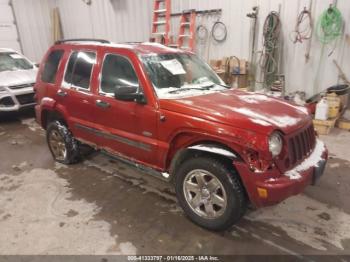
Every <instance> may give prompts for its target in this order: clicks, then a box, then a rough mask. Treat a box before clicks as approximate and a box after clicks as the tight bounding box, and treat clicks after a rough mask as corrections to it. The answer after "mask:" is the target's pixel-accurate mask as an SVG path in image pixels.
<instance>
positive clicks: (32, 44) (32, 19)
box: [12, 0, 54, 62]
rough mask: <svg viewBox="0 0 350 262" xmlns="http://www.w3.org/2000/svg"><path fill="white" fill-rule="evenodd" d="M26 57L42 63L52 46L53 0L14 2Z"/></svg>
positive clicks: (18, 0) (20, 0)
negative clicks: (44, 55)
mask: <svg viewBox="0 0 350 262" xmlns="http://www.w3.org/2000/svg"><path fill="white" fill-rule="evenodd" d="M12 3H13V7H14V10H15V14H16V18H17V25H18V30H19V34H20V39H21V43H22V49H23V53H24V55H26V56H27V57H28V58H29V59H31V60H33V61H35V62H40V60H41V58H42V56H43V54H44V53H45V52H46V50H47V49H48V47H49V46H50V45H51V44H52V35H51V21H50V10H51V8H52V7H53V4H54V1H53V0H12Z"/></svg>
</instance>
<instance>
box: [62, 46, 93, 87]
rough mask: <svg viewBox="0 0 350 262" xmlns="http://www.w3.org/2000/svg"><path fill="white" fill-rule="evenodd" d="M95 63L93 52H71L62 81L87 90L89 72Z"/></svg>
mask: <svg viewBox="0 0 350 262" xmlns="http://www.w3.org/2000/svg"><path fill="white" fill-rule="evenodd" d="M95 63H96V53H95V52H87V51H75V52H73V53H72V54H71V56H70V58H69V61H68V65H67V69H66V73H65V76H64V81H65V82H66V83H67V84H69V85H71V86H74V87H78V88H82V89H86V90H88V89H89V88H90V80H91V74H92V69H93V66H94V64H95Z"/></svg>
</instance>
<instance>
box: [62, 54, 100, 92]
mask: <svg viewBox="0 0 350 262" xmlns="http://www.w3.org/2000/svg"><path fill="white" fill-rule="evenodd" d="M80 52H85V53H94V54H95V59H96V62H95V64H94V65H93V66H92V68H91V73H90V81H89V88H83V87H80V86H76V85H73V83H67V82H66V80H65V78H66V73H67V69H68V64H69V61H70V58H71V56H72V55H73V54H74V53H80ZM97 56H98V53H97V51H96V50H89V49H79V50H77V49H75V50H71V51H70V53H69V56H68V58H67V60H66V65H65V68H64V73H63V77H62V84H61V86H62V88H66V89H70V90H75V91H80V92H83V93H91V81H92V75H93V72H94V68H95V66H96V65H97V59H98V58H97ZM76 63H77V60H75V62H74V64H73V68H74V69H75V65H76ZM73 75H74V71H73V72H72V76H73Z"/></svg>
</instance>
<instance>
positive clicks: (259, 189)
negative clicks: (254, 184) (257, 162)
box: [258, 187, 267, 198]
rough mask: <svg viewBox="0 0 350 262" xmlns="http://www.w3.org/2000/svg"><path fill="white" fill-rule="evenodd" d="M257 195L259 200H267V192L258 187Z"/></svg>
mask: <svg viewBox="0 0 350 262" xmlns="http://www.w3.org/2000/svg"><path fill="white" fill-rule="evenodd" d="M258 194H259V197H261V198H267V190H266V189H265V188H261V187H258Z"/></svg>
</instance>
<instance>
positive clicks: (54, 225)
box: [0, 164, 136, 255]
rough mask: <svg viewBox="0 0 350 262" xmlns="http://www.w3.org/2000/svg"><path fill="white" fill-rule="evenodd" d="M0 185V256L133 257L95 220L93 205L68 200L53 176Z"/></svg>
mask: <svg viewBox="0 0 350 262" xmlns="http://www.w3.org/2000/svg"><path fill="white" fill-rule="evenodd" d="M23 166H24V164H23ZM0 181H1V186H0V228H1V234H0V243H1V245H0V254H1V255H12V254H16V255H27V254H67V255H68V254H69V255H71V254H136V248H135V247H134V246H133V245H132V243H130V242H124V243H119V242H118V236H117V235H111V234H110V225H109V224H108V223H107V222H104V221H98V220H94V215H95V214H96V213H97V212H98V210H99V209H98V207H97V206H96V205H95V204H93V203H88V202H86V201H85V200H72V199H70V198H71V197H72V195H71V194H70V193H69V188H68V183H67V181H66V180H64V179H62V178H60V177H58V176H57V174H56V173H55V172H54V171H52V170H48V169H33V170H31V171H24V172H22V173H20V174H18V175H8V174H0ZM96 239H98V240H99V241H98V242H96Z"/></svg>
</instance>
